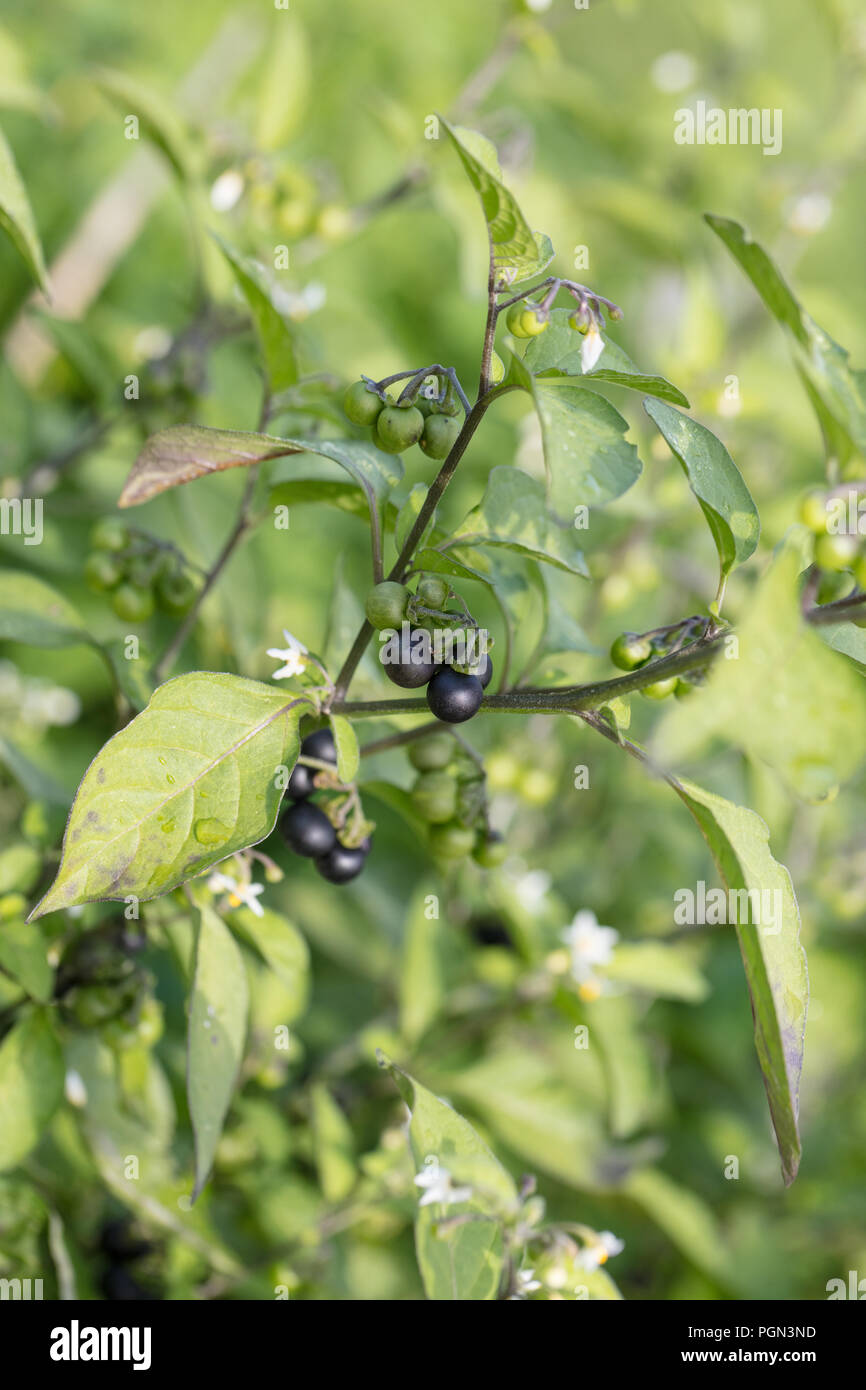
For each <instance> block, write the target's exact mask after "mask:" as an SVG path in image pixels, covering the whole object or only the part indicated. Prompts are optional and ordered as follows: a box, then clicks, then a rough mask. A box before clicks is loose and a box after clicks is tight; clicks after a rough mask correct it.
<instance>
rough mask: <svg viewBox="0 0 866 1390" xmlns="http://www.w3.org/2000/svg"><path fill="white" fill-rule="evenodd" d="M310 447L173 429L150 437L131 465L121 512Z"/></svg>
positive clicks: (264, 437) (233, 433) (201, 428)
mask: <svg viewBox="0 0 866 1390" xmlns="http://www.w3.org/2000/svg"><path fill="white" fill-rule="evenodd" d="M306 447H307V446H306V445H304V444H295V443H294V442H293V441H292V440H288V439H278V438H277V437H276V436H275V435H272V434H254V433H252V432H245V431H242V430H215V429H210V428H209V427H208V426H206V425H170V426H169V427H168V429H164V430H158V431H157V433H156V434H153V435H151V437H150V439H148V440H147V441H146V443H145V445H144V448H143V449H142V450H141V451H140V453H139V455H138V458H137V459H136V460H135V463H134V464H133V465H132V469H131V470H130V473H129V477H128V478H127V480H126V482H125V483H124V485H123V491H122V493H121V494H120V497H119V498H118V502H117V505H118V506H119V507H137V506H140V504H141V503H142V502H149V501H150V499H151V498H152V497H156V496H158V494H159V493H160V492H165V491H166V489H167V488H171V487H179V486H180V484H181V483H190V482H192V481H193V480H194V479H195V478H202V477H206V476H207V475H209V474H211V473H221V472H222V471H223V470H224V469H226V468H248V467H249V466H250V465H251V464H256V463H263V462H264V461H265V460H266V459H275V458H282V457H283V456H284V455H285V454H298V453H301V452H302V451H303V450H304V449H305V448H306Z"/></svg>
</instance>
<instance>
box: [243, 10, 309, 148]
mask: <svg viewBox="0 0 866 1390" xmlns="http://www.w3.org/2000/svg"><path fill="white" fill-rule="evenodd" d="M274 30H275V32H274V35H273V38H272V40H271V42H270V43H269V45H268V52H267V56H266V57H265V59H264V61H263V63H262V64H261V65H260V67H259V70H258V72H257V87H258V100H257V108H256V129H255V139H254V146H255V148H256V149H257V150H282V149H284V148H285V146H286V144H287V143H288V141H289V140H291V139H292V137H293V135H294V134H295V132H296V131H297V129H298V127H299V125H300V123H301V121H302V120H303V117H304V114H305V112H306V109H307V106H308V103H309V98H310V87H311V78H312V73H311V58H310V44H309V40H308V39H307V32H306V29H305V28H304V26H303V24H302V23H301V21H300V20H299V19H298V17H297V16H296V15H290V14H285V13H283V14H278V15H277V16H276V20H275V24H274Z"/></svg>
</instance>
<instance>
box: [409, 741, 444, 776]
mask: <svg viewBox="0 0 866 1390" xmlns="http://www.w3.org/2000/svg"><path fill="white" fill-rule="evenodd" d="M453 757H454V740H453V738H452V737H451V735H450V734H445V733H442V734H427V735H426V736H425V737H424V738H419V739H418V741H417V743H410V744H409V761H410V763H411V764H412V766H413V767H414V768H417V769H418V771H419V772H438V771H439V770H440V769H441V768H443V767H447V766H448V764H449V763H450V762H451V759H452V758H453Z"/></svg>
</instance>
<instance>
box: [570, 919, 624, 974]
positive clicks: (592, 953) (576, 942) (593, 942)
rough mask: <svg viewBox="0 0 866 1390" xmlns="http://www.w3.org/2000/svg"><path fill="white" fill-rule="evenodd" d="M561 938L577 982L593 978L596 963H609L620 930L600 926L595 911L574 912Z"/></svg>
mask: <svg viewBox="0 0 866 1390" xmlns="http://www.w3.org/2000/svg"><path fill="white" fill-rule="evenodd" d="M562 939H563V941H564V942H565V944H566V946H568V948H569V950H570V951H571V973H572V976H573V977H574V979H575V980H576V981H577V983H578V984H583V983H586V982H588V981H590V980H592V979H593V975H594V967H595V966H596V965H609V964H610V962H611V959H612V958H613V948H614V946H615V945H616V943H617V942H618V941H619V932H618V931H615V930H614V928H613V927H600V926H599V924H598V918H597V917H596V915H595V913H594V912H577V913H575V916H574V920H573V922H572V924H571V926H570V927H566V929H565V931H564V932H563V933H562Z"/></svg>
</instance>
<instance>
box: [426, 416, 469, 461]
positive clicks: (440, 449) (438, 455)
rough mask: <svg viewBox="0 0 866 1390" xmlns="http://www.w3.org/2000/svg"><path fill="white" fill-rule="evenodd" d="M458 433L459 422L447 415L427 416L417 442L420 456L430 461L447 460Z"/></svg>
mask: <svg viewBox="0 0 866 1390" xmlns="http://www.w3.org/2000/svg"><path fill="white" fill-rule="evenodd" d="M459 433H460V421H459V420H458V419H456V418H454V417H452V416H449V415H428V416H427V419H426V420H425V421H424V431H423V433H422V435H421V438H420V440H419V447H420V449H421V452H422V454H426V455H427V457H428V458H431V459H444V458H447V457H448V455H449V454H450V452H451V449H452V447H453V445H454V441H455V439H456V438H457V436H458V434H459Z"/></svg>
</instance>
